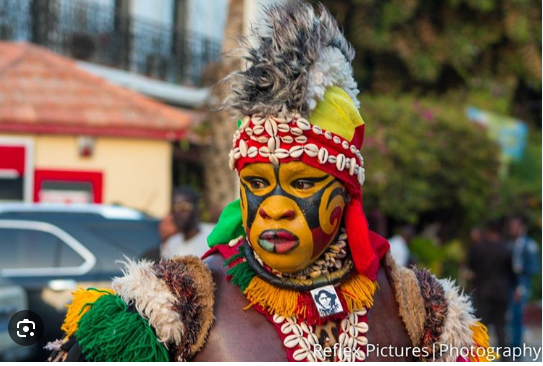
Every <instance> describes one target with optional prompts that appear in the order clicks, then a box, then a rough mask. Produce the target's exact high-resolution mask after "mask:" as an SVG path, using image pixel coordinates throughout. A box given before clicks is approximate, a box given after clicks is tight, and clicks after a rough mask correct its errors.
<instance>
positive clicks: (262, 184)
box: [249, 178, 269, 189]
mask: <svg viewBox="0 0 543 366" xmlns="http://www.w3.org/2000/svg"><path fill="white" fill-rule="evenodd" d="M249 183H250V184H251V188H252V189H262V188H266V187H267V186H269V183H268V182H267V181H265V180H264V179H258V178H254V179H251V180H250V181H249Z"/></svg>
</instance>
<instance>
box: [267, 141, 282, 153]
mask: <svg viewBox="0 0 543 366" xmlns="http://www.w3.org/2000/svg"><path fill="white" fill-rule="evenodd" d="M280 146H281V141H280V140H279V137H270V139H269V140H268V149H270V152H274V151H275V149H278V148H279V147H280Z"/></svg>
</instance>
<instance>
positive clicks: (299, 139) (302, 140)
mask: <svg viewBox="0 0 543 366" xmlns="http://www.w3.org/2000/svg"><path fill="white" fill-rule="evenodd" d="M294 141H296V142H297V143H299V144H305V143H306V142H307V137H305V136H298V137H296V138H295V139H294Z"/></svg>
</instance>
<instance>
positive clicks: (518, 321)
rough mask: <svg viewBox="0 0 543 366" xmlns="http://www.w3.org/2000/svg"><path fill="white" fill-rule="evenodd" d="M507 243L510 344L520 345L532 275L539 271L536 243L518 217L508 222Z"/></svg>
mask: <svg viewBox="0 0 543 366" xmlns="http://www.w3.org/2000/svg"><path fill="white" fill-rule="evenodd" d="M507 229H508V239H509V240H508V245H509V249H510V251H511V253H512V258H511V264H512V269H513V287H512V291H511V296H510V328H511V346H512V347H520V346H522V335H523V314H524V308H525V306H526V303H527V302H528V299H529V297H530V291H531V289H532V276H533V275H534V274H536V273H537V272H539V269H540V267H539V258H540V257H539V255H538V249H537V243H536V242H535V240H533V239H532V238H530V237H529V236H528V235H527V234H526V225H525V224H524V221H523V220H522V219H521V218H520V217H513V218H511V219H510V220H509V222H508V226H507Z"/></svg>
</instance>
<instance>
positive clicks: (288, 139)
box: [281, 136, 294, 144]
mask: <svg viewBox="0 0 543 366" xmlns="http://www.w3.org/2000/svg"><path fill="white" fill-rule="evenodd" d="M281 141H283V142H284V143H285V144H292V143H293V142H294V139H293V138H292V136H283V137H281Z"/></svg>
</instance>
